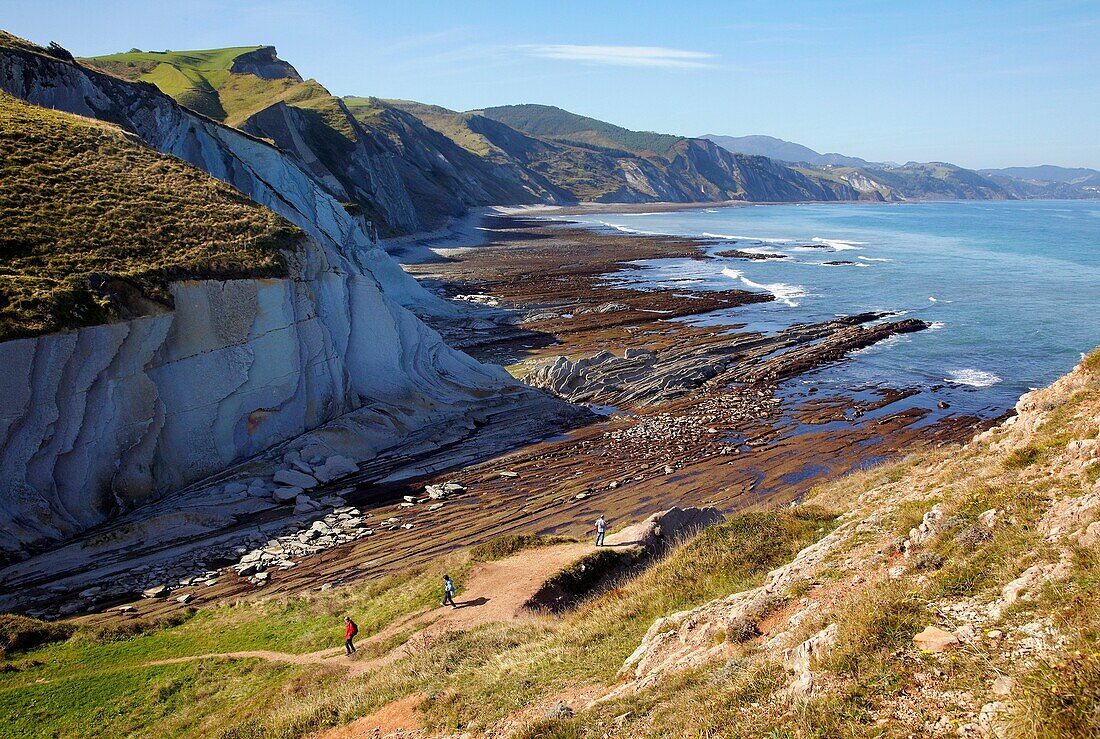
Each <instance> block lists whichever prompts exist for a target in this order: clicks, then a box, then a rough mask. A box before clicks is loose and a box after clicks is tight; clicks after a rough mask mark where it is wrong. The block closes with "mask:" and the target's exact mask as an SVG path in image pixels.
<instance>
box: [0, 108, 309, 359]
mask: <svg viewBox="0 0 1100 739" xmlns="http://www.w3.org/2000/svg"><path fill="white" fill-rule="evenodd" d="M0 221H2V222H3V224H4V228H3V229H2V230H0V255H2V257H3V259H2V260H0V341H2V340H6V339H12V338H18V337H24V336H33V335H36V334H41V333H48V332H52V331H58V330H62V329H66V328H73V327H77V326H86V325H92V324H96V323H102V322H105V321H109V320H112V319H116V318H119V317H125V316H126V315H133V314H135V313H136V314H141V313H145V312H148V311H149V310H156V309H157V305H158V304H159V305H160V306H162V307H166V306H170V304H171V301H170V298H169V296H168V292H167V283H168V281H169V280H172V279H182V278H188V277H214V278H230V277H242V276H254V275H272V276H273V275H282V274H284V272H285V268H284V265H283V259H282V257H281V255H280V252H281V250H283V249H285V248H288V247H291V246H293V245H294V244H295V243H296V242H297V240H298V239H299V238H300V237H301V232H300V231H299V230H298V229H297V228H296V227H294V226H293V225H291V224H290V223H288V222H287V221H284V220H283V219H282V218H280V217H278V216H276V215H275V214H274V213H272V212H271V211H269V210H267V209H266V208H263V207H261V206H259V205H258V204H256V203H255V202H253V201H251V200H250V199H248V198H247V197H245V196H244V195H242V194H240V193H239V192H238V191H237V190H235V189H233V188H232V187H230V186H228V185H225V184H223V183H221V182H219V181H217V180H215V179H214V178H212V177H210V176H209V175H207V174H206V173H204V172H202V171H200V170H199V169H196V168H195V167H192V166H190V165H188V164H186V163H184V162H182V161H180V160H178V159H176V158H174V157H170V156H165V155H163V154H160V153H158V152H156V151H153V150H152V149H149V148H147V147H145V146H142V145H140V144H138V143H135V142H134V141H133V140H132V138H131V137H130V136H128V135H127V134H126V133H125V132H123V131H122V130H121V129H119V128H117V127H116V126H113V125H110V124H106V123H102V122H99V121H95V120H91V119H87V118H82V117H80V116H75V115H69V114H66V113H60V112H57V111H53V110H48V109H45V108H39V107H36V106H33V105H28V104H27V103H24V102H22V101H20V100H17V99H16V98H13V97H11V96H10V95H7V94H5V93H2V92H0Z"/></svg>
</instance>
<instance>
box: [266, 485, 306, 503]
mask: <svg viewBox="0 0 1100 739" xmlns="http://www.w3.org/2000/svg"><path fill="white" fill-rule="evenodd" d="M302 492H303V491H302V489H301V488H297V487H290V488H275V491H274V492H273V493H272V494H271V499H272V500H274V501H275V502H276V503H293V502H294V500H295V498H297V497H298V496H299V495H301V494H302Z"/></svg>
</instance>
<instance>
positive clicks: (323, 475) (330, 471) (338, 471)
mask: <svg viewBox="0 0 1100 739" xmlns="http://www.w3.org/2000/svg"><path fill="white" fill-rule="evenodd" d="M358 471H359V465H357V464H356V463H355V462H353V461H352V460H350V459H348V458H347V457H344V456H341V455H339V454H334V455H333V456H331V457H329V458H328V459H327V460H326V461H325V463H324V464H322V465H321V466H319V467H317V468H315V469H314V470H313V476H314V477H316V478H317V479H318V480H320V481H321V482H332V481H333V480H335V479H337V478H340V477H343V476H345V475H350V474H351V473H353V472H358Z"/></svg>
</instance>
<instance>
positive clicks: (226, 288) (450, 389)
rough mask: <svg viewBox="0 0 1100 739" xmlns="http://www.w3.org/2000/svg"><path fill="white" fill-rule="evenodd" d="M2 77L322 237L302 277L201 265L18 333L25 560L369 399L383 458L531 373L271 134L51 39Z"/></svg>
mask: <svg viewBox="0 0 1100 739" xmlns="http://www.w3.org/2000/svg"><path fill="white" fill-rule="evenodd" d="M0 88H2V89H4V90H5V91H7V92H8V93H11V94H12V95H15V96H16V97H18V98H22V99H23V100H26V101H28V102H30V103H33V104H35V105H41V106H44V107H47V108H54V109H56V110H61V111H67V112H69V113H75V114H78V115H82V116H88V117H92V118H96V119H99V120H102V121H108V122H110V123H113V124H115V125H118V126H120V127H121V129H122V131H123V132H125V133H124V134H122V135H124V136H127V137H131V138H135V139H136V140H137V141H139V142H141V143H142V144H144V145H146V146H149V147H151V148H153V149H155V150H157V151H159V152H161V153H163V154H168V155H173V156H175V157H178V158H179V159H182V160H184V161H186V162H190V163H191V164H193V165H195V166H197V167H199V168H200V169H202V170H204V171H205V172H207V173H209V174H210V175H212V176H213V177H216V178H217V179H219V180H222V181H224V182H226V183H229V184H231V185H233V186H234V187H236V188H237V189H238V190H240V191H241V192H243V193H245V194H247V195H248V196H249V197H250V198H251V199H252V200H253V201H255V202H256V203H259V204H261V205H263V206H267V207H268V208H270V209H271V210H272V211H274V212H275V213H277V214H279V215H281V216H283V217H285V218H286V219H287V220H289V221H290V222H291V223H293V224H295V225H296V226H298V227H299V228H300V229H301V230H302V232H304V233H305V235H306V239H305V240H304V241H302V242H300V243H299V244H298V245H297V246H296V247H294V248H292V249H287V250H286V252H285V253H284V256H283V259H284V260H285V269H286V272H287V277H286V278H283V279H279V278H262V279H232V280H225V279H203V278H202V274H201V270H199V273H198V274H189V275H187V277H188V279H184V280H178V279H177V280H170V281H169V288H168V289H169V292H170V300H168V301H167V302H168V303H169V304H170V306H171V309H169V310H164V309H158V310H155V311H152V312H151V314H147V315H138V316H136V317H132V318H129V319H127V320H116V321H115V322H113V323H107V324H105V325H95V326H86V327H82V328H78V329H77V330H75V331H69V332H64V333H57V334H48V335H43V336H36V337H31V338H23V339H17V340H13V341H7V342H4V343H2V344H0V358H2V363H3V369H4V372H3V373H2V380H0V383H2V387H3V393H2V398H0V419H2V426H0V460H2V464H0V468H2V470H3V473H2V478H0V493H2V500H3V505H2V506H0V510H2V516H3V520H2V524H3V525H2V530H3V534H2V535H0V552H2V553H3V556H4V557H5V558H14V557H19V556H22V555H23V554H24V553H25V552H26V551H27V550H28V548H33V547H36V546H39V545H41V544H43V543H45V542H48V541H56V540H58V539H63V538H68V537H71V536H73V535H74V534H76V533H78V532H80V531H82V530H85V529H87V528H88V527H91V526H94V525H96V524H98V523H101V522H103V521H104V520H106V519H107V518H108V517H111V516H113V515H115V514H117V513H119V512H121V511H125V510H127V509H129V508H131V507H133V506H136V505H139V504H141V503H143V502H145V501H148V500H151V499H154V498H156V497H159V496H162V495H164V494H166V493H168V492H171V491H174V490H178V489H179V488H181V487H183V486H186V485H188V484H190V483H193V482H195V481H196V480H199V479H201V478H203V477H205V476H207V475H210V474H212V473H215V472H218V471H220V470H222V469H224V468H225V467H226V466H228V465H230V464H232V463H233V462H236V461H240V460H242V459H246V458H248V457H250V456H252V455H254V454H256V453H258V452H260V451H262V450H264V449H266V448H268V447H270V446H272V445H273V444H276V443H278V442H281V441H285V440H287V439H290V438H292V437H294V436H296V435H298V434H300V433H302V432H303V431H306V430H308V429H311V428H316V427H317V426H319V425H321V424H324V423H325V422H326V421H330V420H332V419H335V418H337V417H339V416H341V415H342V414H344V413H347V412H349V411H351V410H354V409H360V408H364V407H370V408H372V409H374V411H375V412H376V413H375V416H376V418H375V420H374V421H373V424H374V425H375V426H377V433H375V434H373V435H372V434H371V433H370V431H369V430H367V431H364V432H363V433H362V434H360V435H359V436H360V438H361V439H365V440H366V441H364V442H363V443H364V444H365V445H366V448H365V449H364V448H360V450H359V451H360V453H362V454H367V455H368V456H369V453H370V452H371V450H372V449H373V450H374V451H377V450H380V449H382V448H385V447H388V446H392V445H393V444H395V443H396V442H398V441H399V440H400V438H401V437H402V436H403V435H404V434H407V433H410V432H413V431H415V430H416V429H418V428H421V427H423V426H426V425H429V424H438V423H441V422H443V421H445V420H446V419H447V418H449V417H454V418H459V417H461V416H462V415H463V414H464V413H465V412H466V411H467V410H468V409H469V407H470V406H471V405H472V404H474V403H476V401H477V400H478V399H481V398H485V397H486V396H496V395H498V394H499V393H500V392H501V391H502V389H505V388H509V387H515V386H516V383H515V382H514V381H512V380H511V379H510V378H509V377H508V376H507V374H506V373H504V372H503V371H502V370H501V369H499V368H495V367H491V366H487V365H482V364H480V363H478V362H476V361H475V360H473V359H471V358H470V357H468V356H466V355H465V354H462V353H460V352H458V351H455V350H453V349H451V348H450V347H448V346H447V345H446V344H445V343H444V342H443V340H442V339H441V338H440V336H439V335H438V334H437V333H436V332H435V331H434V330H432V329H431V328H429V327H428V326H426V325H425V324H424V323H423V322H421V321H420V320H419V319H418V318H417V317H416V315H414V314H413V313H412V312H410V310H408V309H407V308H406V306H407V307H408V308H412V309H413V310H415V311H417V312H420V313H422V314H426V315H433V316H437V317H438V316H452V315H453V314H454V313H455V311H456V309H455V308H453V307H452V306H451V305H450V304H449V303H446V302H445V301H443V300H441V299H439V298H437V297H436V296H434V295H432V294H430V293H428V292H427V291H425V290H424V289H423V288H422V287H420V285H419V284H418V283H417V282H416V281H415V280H413V279H412V278H411V277H409V276H408V275H406V274H405V273H404V272H403V271H402V270H401V269H400V267H398V265H397V264H396V263H394V262H393V261H392V260H391V259H390V258H389V257H388V256H387V255H386V254H385V253H384V252H382V251H381V250H380V249H378V248H377V247H376V246H375V245H374V244H373V243H372V242H371V240H370V238H369V237H368V235H367V233H366V232H365V230H364V226H365V225H368V224H366V223H365V222H364V221H363V219H361V218H356V217H353V216H352V215H350V214H349V213H348V212H347V211H346V210H345V209H344V208H343V207H342V206H341V205H340V203H338V202H337V201H336V200H334V199H333V198H332V197H331V196H330V195H329V194H328V193H327V192H326V191H325V189H324V188H323V187H322V186H321V185H320V184H319V183H318V182H317V181H316V180H315V179H314V178H313V177H311V176H310V175H309V174H307V173H306V172H304V171H303V170H302V169H301V168H299V167H298V166H297V165H296V164H295V163H293V162H292V161H290V159H289V158H288V157H287V156H285V155H284V154H283V153H282V152H280V151H279V150H277V149H275V148H274V147H272V146H271V145H269V144H267V143H265V142H263V141H261V140H259V139H256V138H253V137H251V136H249V135H247V134H245V133H242V132H240V131H237V130H235V129H232V128H228V127H226V126H223V125H220V124H218V123H215V122H214V121H211V120H209V119H206V118H203V117H201V116H198V115H196V114H194V113H191V112H189V111H187V110H185V109H183V108H182V107H180V106H179V105H178V104H176V103H175V102H174V101H172V100H171V99H170V98H169V97H167V96H165V95H163V94H161V93H160V92H158V91H157V90H156V89H155V88H153V87H151V86H149V85H144V84H140V83H138V84H134V83H129V82H125V81H122V80H119V79H117V78H114V77H111V76H108V75H104V74H100V73H97V72H94V71H91V70H87V69H85V68H83V67H81V66H79V65H77V64H74V63H70V62H66V61H63V60H58V59H54V58H51V57H49V56H46V55H45V54H42V53H38V52H36V51H34V50H33V49H20V48H14V47H11V46H2V47H0ZM16 140H19V139H18V137H16ZM104 197H107V198H109V197H111V196H110V195H109V194H104ZM393 418H400V419H401V422H400V423H393V422H392V419H393ZM366 425H367V426H370V425H371V422H366Z"/></svg>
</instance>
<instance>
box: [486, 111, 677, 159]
mask: <svg viewBox="0 0 1100 739" xmlns="http://www.w3.org/2000/svg"><path fill="white" fill-rule="evenodd" d="M474 112H476V113H480V114H481V115H484V116H485V117H486V118H491V119H493V120H494V121H499V122H501V123H504V124H505V125H508V126H511V127H512V128H515V129H517V130H519V131H523V132H524V133H529V134H531V135H533V136H543V137H546V138H551V139H564V140H566V141H574V142H579V143H583V144H592V145H594V146H604V147H607V148H611V149H623V150H625V151H629V152H633V153H635V154H659V155H661V156H664V155H666V154H668V153H669V150H671V149H672V147H673V146H675V145H676V144H677V143H679V142H680V141H683V140H684V137H683V136H672V135H670V134H667V133H654V132H653V131H631V130H630V129H627V128H623V127H621V126H616V125H614V124H613V123H605V122H604V121H600V120H596V119H595V118H588V117H586V116H583V115H577V114H576V113H570V112H569V111H568V110H562V109H561V108H555V107H554V106H552V105H534V104H527V105H502V106H500V107H496V108H485V109H483V110H479V111H474Z"/></svg>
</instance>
